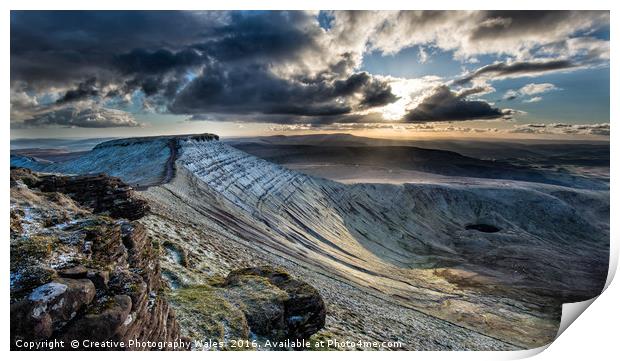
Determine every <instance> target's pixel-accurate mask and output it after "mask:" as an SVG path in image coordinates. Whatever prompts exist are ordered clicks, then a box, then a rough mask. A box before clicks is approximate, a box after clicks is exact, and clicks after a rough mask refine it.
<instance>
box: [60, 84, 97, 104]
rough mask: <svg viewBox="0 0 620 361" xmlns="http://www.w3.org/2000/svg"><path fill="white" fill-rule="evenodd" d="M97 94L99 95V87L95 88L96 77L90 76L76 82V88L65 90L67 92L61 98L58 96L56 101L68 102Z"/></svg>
mask: <svg viewBox="0 0 620 361" xmlns="http://www.w3.org/2000/svg"><path fill="white" fill-rule="evenodd" d="M97 95H99V88H97V79H95V78H90V79H87V80H86V81H84V82H82V83H80V84H78V86H77V88H75V89H70V90H67V92H66V93H65V94H64V95H63V96H62V97H61V98H59V99H58V100H57V101H56V103H57V104H62V103H68V102H73V101H78V100H83V99H87V98H90V97H94V96H97Z"/></svg>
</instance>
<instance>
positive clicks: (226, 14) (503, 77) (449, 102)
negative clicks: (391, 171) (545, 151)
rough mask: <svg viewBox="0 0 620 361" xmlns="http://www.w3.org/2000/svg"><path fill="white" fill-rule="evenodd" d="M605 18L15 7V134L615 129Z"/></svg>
mask: <svg viewBox="0 0 620 361" xmlns="http://www.w3.org/2000/svg"><path fill="white" fill-rule="evenodd" d="M609 86H610V76H609V12H608V11H473V12H472V11H400V12H398V11H320V12H302V11H288V12H287V11H283V12H279V11H200V12H189V11H70V12H67V11H12V12H11V138H22V137H25V138H27V137H30V138H32V137H48V138H49V137H106V136H114V137H116V136H137V135H156V134H173V133H197V132H212V133H217V134H220V135H223V136H253V135H273V134H300V133H316V132H321V133H324V132H349V133H353V134H358V135H365V136H381V137H403V138H411V137H431V136H433V137H442V136H450V137H454V136H463V137H493V138H498V137H506V138H531V137H549V138H592V139H595V138H596V139H606V138H608V136H609V110H610V109H609V107H610V95H609Z"/></svg>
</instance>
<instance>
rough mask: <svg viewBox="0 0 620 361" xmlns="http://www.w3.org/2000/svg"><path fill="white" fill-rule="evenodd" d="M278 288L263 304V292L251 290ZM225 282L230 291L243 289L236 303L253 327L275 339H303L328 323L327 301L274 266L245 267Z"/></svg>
mask: <svg viewBox="0 0 620 361" xmlns="http://www.w3.org/2000/svg"><path fill="white" fill-rule="evenodd" d="M264 283H267V284H268V285H269V286H272V287H273V288H275V291H276V292H274V294H275V295H276V297H274V298H273V300H271V302H269V304H267V305H263V303H262V301H263V300H264V296H263V295H264V292H256V291H255V292H252V291H253V290H256V288H257V286H256V285H257V284H264ZM224 285H225V287H226V289H227V290H231V289H234V288H240V289H242V290H247V291H246V292H237V293H236V297H235V296H232V297H231V298H236V300H235V301H236V302H235V303H239V304H240V305H241V306H242V309H243V312H244V313H245V315H246V317H247V319H248V323H249V326H250V329H252V330H253V331H255V332H256V333H257V334H261V335H265V336H266V337H272V338H274V339H278V340H281V339H290V340H304V339H307V338H308V337H310V336H312V335H313V334H314V333H316V332H317V331H319V330H320V329H321V328H323V326H324V325H325V314H326V309H325V303H324V302H323V299H322V298H321V295H320V294H319V292H318V291H317V290H316V289H315V288H314V287H312V286H310V285H309V284H307V283H306V282H303V281H299V280H296V279H294V278H293V277H291V276H290V275H289V274H288V273H286V272H284V271H282V270H279V269H275V268H272V267H254V268H243V269H238V270H234V271H232V272H230V274H229V275H228V276H227V277H226V280H225V282H224Z"/></svg>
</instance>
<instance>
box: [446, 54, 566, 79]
mask: <svg viewBox="0 0 620 361" xmlns="http://www.w3.org/2000/svg"><path fill="white" fill-rule="evenodd" d="M577 66H578V65H577V64H574V63H573V62H571V61H569V60H544V61H518V62H512V63H495V64H490V65H485V66H483V67H481V68H478V69H477V70H475V71H474V72H472V73H471V74H469V75H467V76H465V77H463V78H460V79H458V80H456V81H455V82H454V84H456V85H462V84H467V83H469V82H470V81H472V80H474V79H476V78H482V77H488V78H492V79H497V78H499V79H501V78H506V77H517V76H532V75H539V74H542V73H546V72H553V71H559V70H569V69H572V68H575V67H577Z"/></svg>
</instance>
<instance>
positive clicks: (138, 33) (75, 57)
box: [11, 11, 223, 86]
mask: <svg viewBox="0 0 620 361" xmlns="http://www.w3.org/2000/svg"><path fill="white" fill-rule="evenodd" d="M218 16H223V14H221V13H217V12H216V13H211V14H210V15H208V14H198V13H193V12H180V11H12V12H11V81H12V82H13V81H27V82H29V83H31V84H32V85H33V86H36V85H45V84H54V85H58V84H61V85H62V84H66V83H75V82H76V81H79V80H80V79H81V80H84V79H86V78H90V77H92V76H97V77H98V78H103V77H104V76H113V75H114V74H111V72H114V71H115V70H116V69H115V68H114V62H115V58H116V56H117V55H118V54H123V53H127V52H130V51H132V50H134V49H161V48H167V49H171V50H178V49H181V48H183V47H185V46H186V45H188V44H191V43H193V42H195V41H198V40H199V39H200V37H199V32H200V29H201V27H203V25H202V24H204V23H217V22H218V21H220V20H219V19H218Z"/></svg>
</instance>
